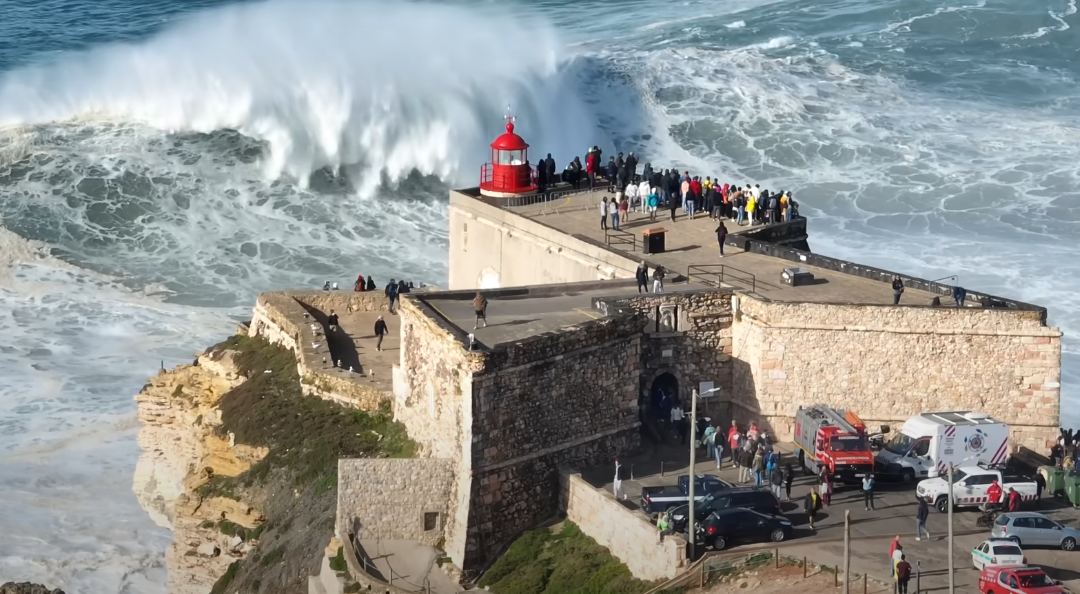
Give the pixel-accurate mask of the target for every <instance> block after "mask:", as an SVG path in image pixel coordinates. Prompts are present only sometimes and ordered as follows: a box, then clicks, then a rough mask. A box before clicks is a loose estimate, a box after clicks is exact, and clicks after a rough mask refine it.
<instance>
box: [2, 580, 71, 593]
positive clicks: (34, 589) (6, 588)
mask: <svg viewBox="0 0 1080 594" xmlns="http://www.w3.org/2000/svg"><path fill="white" fill-rule="evenodd" d="M0 594H64V591H63V590H61V589H59V588H57V589H56V590H50V589H48V588H46V587H45V586H42V585H41V584H31V583H30V582H20V583H17V584H16V583H15V582H8V583H6V584H4V585H2V586H0Z"/></svg>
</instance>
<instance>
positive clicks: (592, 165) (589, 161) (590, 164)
mask: <svg viewBox="0 0 1080 594" xmlns="http://www.w3.org/2000/svg"><path fill="white" fill-rule="evenodd" d="M599 161H600V153H599V152H598V151H597V150H596V147H593V148H591V149H589V154H587V155H585V173H586V174H587V175H588V177H589V189H590V190H591V189H593V186H595V185H596V172H597V171H598V170H599V169H600V163H599Z"/></svg>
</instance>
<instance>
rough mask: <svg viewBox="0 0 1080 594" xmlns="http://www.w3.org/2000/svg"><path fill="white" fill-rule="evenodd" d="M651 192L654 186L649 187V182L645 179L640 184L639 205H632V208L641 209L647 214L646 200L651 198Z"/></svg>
mask: <svg viewBox="0 0 1080 594" xmlns="http://www.w3.org/2000/svg"><path fill="white" fill-rule="evenodd" d="M651 192H652V186H650V185H649V181H648V180H644V179H643V180H641V183H640V184H638V203H637V204H636V205H635V204H632V203H631V204H630V206H631V207H634V206H637V207H639V208H640V209H641V212H645V200H646V199H647V198H648V197H649V194H650V193H651Z"/></svg>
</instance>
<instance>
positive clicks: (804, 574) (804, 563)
mask: <svg viewBox="0 0 1080 594" xmlns="http://www.w3.org/2000/svg"><path fill="white" fill-rule="evenodd" d="M802 576H803V579H804V580H805V579H806V557H803V558H802Z"/></svg>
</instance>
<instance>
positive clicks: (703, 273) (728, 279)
mask: <svg viewBox="0 0 1080 594" xmlns="http://www.w3.org/2000/svg"><path fill="white" fill-rule="evenodd" d="M686 278H688V279H690V280H691V281H697V282H700V283H702V284H705V285H712V286H715V287H719V286H720V284H721V283H728V284H731V283H739V284H741V285H745V287H746V288H748V289H750V292H752V293H756V292H757V277H755V276H754V275H753V274H750V273H749V272H746V271H745V270H739V269H738V268H732V267H731V266H727V265H725V264H691V265H690V266H688V267H687V268H686Z"/></svg>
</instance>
